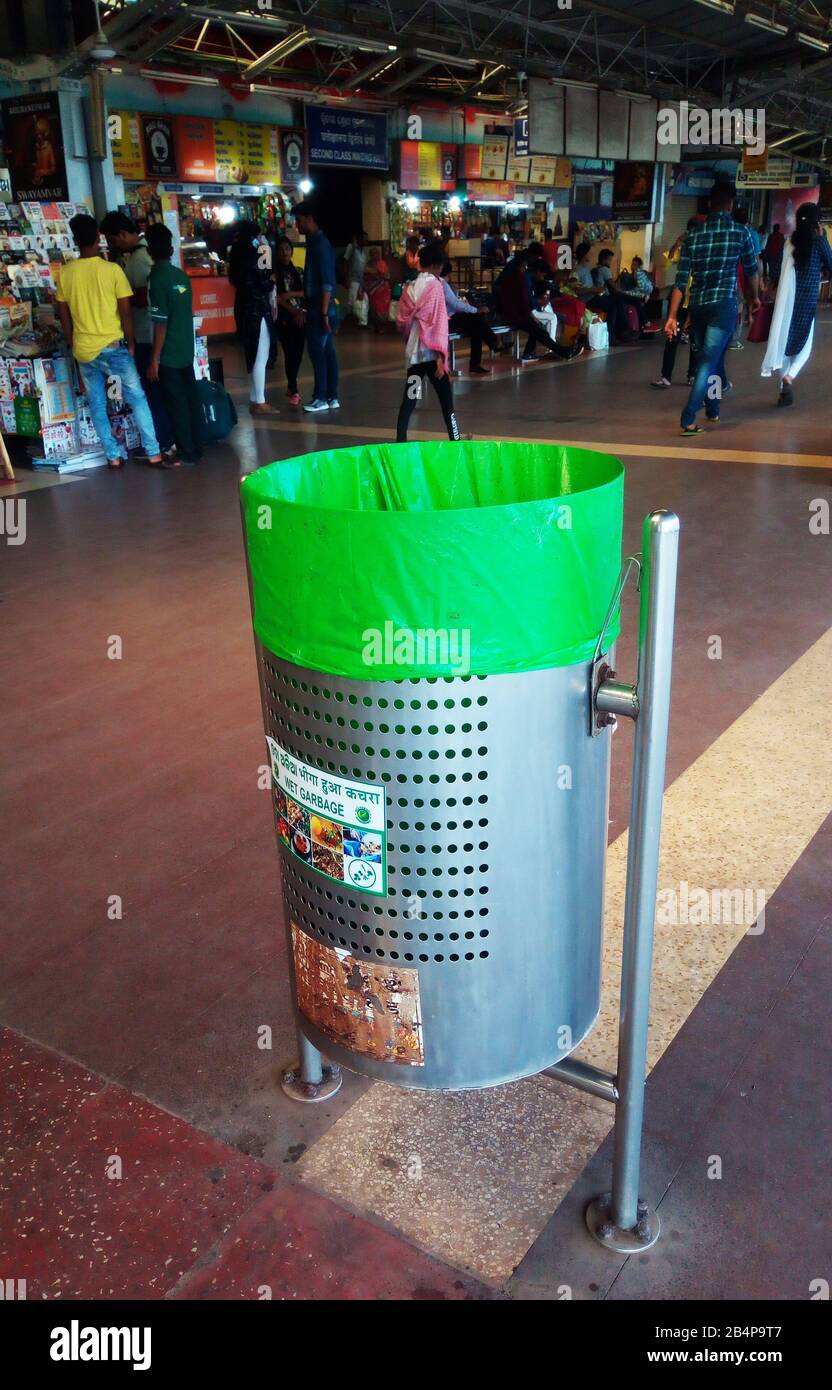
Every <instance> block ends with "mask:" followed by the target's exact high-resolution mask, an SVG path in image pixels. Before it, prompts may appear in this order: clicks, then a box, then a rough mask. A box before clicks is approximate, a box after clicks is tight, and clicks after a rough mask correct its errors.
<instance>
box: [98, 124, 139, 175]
mask: <svg viewBox="0 0 832 1390" xmlns="http://www.w3.org/2000/svg"><path fill="white" fill-rule="evenodd" d="M107 134H108V136H109V137H110V145H111V147H112V151H113V168H114V170H115V172H116V173H117V174H120V175H121V177H122V178H123V179H143V178H144V151H143V149H142V134H141V130H140V129H139V118H138V116H137V115H136V114H135V112H133V111H110V112H109V114H108V116H107Z"/></svg>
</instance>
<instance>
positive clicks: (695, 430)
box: [679, 425, 705, 435]
mask: <svg viewBox="0 0 832 1390" xmlns="http://www.w3.org/2000/svg"><path fill="white" fill-rule="evenodd" d="M704 432H705V431H704V430H703V429H702V426H701V425H691V426H690V427H689V428H686V427H685V426H684V425H683V426H682V428H681V429H680V431H679V433H680V434H683V435H687V434H704Z"/></svg>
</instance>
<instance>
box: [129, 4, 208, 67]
mask: <svg viewBox="0 0 832 1390" xmlns="http://www.w3.org/2000/svg"><path fill="white" fill-rule="evenodd" d="M198 23H199V20H196V19H194V17H193V15H192V14H184V15H176V16H175V18H174V19H173V20H172V21H171V23H170V24H169V25H168V26H167V28H166V29H164V30H161V31H157V32H155V33H152V34H151V35H150V38H148V39H145V42H144V43H143V44H141V45H140V47H138V48H130V47H129V46H128V45H127V44H124V45H122V47H121V48H120V49H119V52H120V53H122V54H124V56H125V57H127V56H128V55H129V57H130V58H131V59H132V60H133V61H134V62H136V63H145V62H147V59H148V58H153V57H154V56H155V54H157V53H161V52H162V49H164V48H167V47H168V45H169V44H172V43H175V42H176V40H177V39H179V38H181V37H182V35H183V34H185V33H187V31H188V30H189V29H195V28H196V26H197V24H198Z"/></svg>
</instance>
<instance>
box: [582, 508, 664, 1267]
mask: <svg viewBox="0 0 832 1390" xmlns="http://www.w3.org/2000/svg"><path fill="white" fill-rule="evenodd" d="M642 536H643V541H642V556H643V565H644V571H643V577H642V585H641V607H640V613H639V639H638V676H637V680H636V696H637V709H638V714H637V717H636V727H635V741H634V748H633V785H632V793H631V799H630V831H629V843H628V849H627V892H626V899H625V904H624V949H623V958H622V966H621V1005H620V1016H619V1032H618V1072H617V1077H616V1082H617V1086H618V1091H619V1096H620V1099H619V1102H618V1107H617V1111H616V1121H615V1153H614V1158H613V1178H612V1193H611V1194H610V1193H605V1194H604V1195H603V1196H601V1197H598V1198H596V1200H595V1201H594V1202H592V1203H591V1204H590V1206H589V1208H588V1209H587V1214H586V1219H587V1225H588V1226H589V1229H590V1230H591V1231H592V1233H593V1235H594V1236H595V1237H596V1238H597V1239H598V1240H599V1241H600V1242H601V1244H602V1245H605V1246H607V1248H608V1249H611V1250H616V1251H619V1252H621V1253H630V1252H634V1251H639V1250H646V1249H647V1248H648V1247H649V1246H650V1245H652V1244H653V1243H654V1242H655V1241H656V1240H657V1239H658V1236H659V1218H658V1214H657V1213H656V1212H655V1211H652V1210H651V1209H650V1208H649V1207H648V1205H647V1203H646V1202H643V1201H641V1200H640V1199H639V1194H638V1184H639V1169H640V1160H641V1134H642V1124H643V1119H644V1084H645V1080H646V1070H647V1026H648V1022H649V1015H650V976H651V971H652V961H653V926H654V920H655V915H656V880H657V875H658V868H659V840H660V834H661V820H662V801H663V798H664V774H665V759H666V753H667V729H668V720H669V713H670V677H671V667H672V660H673V618H674V607H675V597H676V563H677V557H678V550H679V518H678V517H677V516H675V515H674V513H673V512H664V511H658V512H652V513H651V514H650V516H648V517H646V518H645V521H644V529H643V533H642Z"/></svg>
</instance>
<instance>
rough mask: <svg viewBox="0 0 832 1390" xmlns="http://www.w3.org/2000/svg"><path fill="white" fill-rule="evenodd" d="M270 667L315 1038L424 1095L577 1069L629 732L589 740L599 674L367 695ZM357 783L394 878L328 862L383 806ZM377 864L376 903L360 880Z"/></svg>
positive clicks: (594, 1002) (308, 1025)
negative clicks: (357, 875)
mask: <svg viewBox="0 0 832 1390" xmlns="http://www.w3.org/2000/svg"><path fill="white" fill-rule="evenodd" d="M261 669H262V678H263V683H264V702H265V710H266V723H267V733H268V735H269V737H270V739H271V740H272V743H271V744H270V747H271V750H272V759H273V769H274V772H275V779H274V782H275V786H274V795H275V815H276V820H277V822H278V825H279V826H280V833H279V835H278V840H279V843H280V851H281V854H280V857H281V872H282V882H283V897H284V904H285V910H286V916H287V919H288V931H289V948H290V953H291V959H293V961H294V965H295V970H294V988H295V998H296V1003H297V1007H298V1013H299V1017H300V1025H301V1027H302V1029H303V1030H304V1032H305V1033H306V1035H307V1037H309V1038H310V1039H311V1041H312V1042H313V1043H314V1044H315V1045H316V1046H317V1047H320V1048H322V1049H323V1050H324V1051H325V1052H326V1053H327V1055H328V1056H330V1057H332V1058H334V1059H335V1060H336V1061H340V1062H343V1063H344V1065H346V1066H349V1067H351V1068H353V1069H354V1070H357V1071H362V1072H365V1073H366V1074H368V1075H370V1076H376V1077H383V1078H384V1079H385V1080H387V1081H390V1082H392V1083H393V1084H395V1085H400V1086H415V1087H424V1088H431V1087H444V1088H462V1087H480V1086H493V1085H496V1084H498V1083H499V1082H503V1081H509V1080H512V1079H514V1078H516V1077H521V1076H528V1075H531V1074H533V1073H535V1072H538V1071H541V1070H542V1069H543V1068H544V1067H547V1066H551V1065H553V1064H554V1063H555V1062H558V1061H559V1060H560V1059H561V1058H562V1057H564V1056H566V1055H567V1054H568V1053H569V1052H571V1051H572V1050H573V1048H575V1047H576V1046H577V1045H578V1043H579V1042H580V1041H581V1039H582V1038H583V1037H584V1036H585V1035H586V1033H587V1032H588V1031H589V1029H590V1028H591V1026H592V1023H593V1021H594V1019H595V1016H596V1014H597V1012H598V1005H599V996H600V968H601V938H602V917H603V894H604V859H605V853H606V840H607V804H608V785H609V765H610V730H609V729H606V730H604V731H602V733H601V734H600V735H599V736H598V737H595V738H593V737H589V736H588V732H587V710H588V707H589V682H590V674H591V669H592V666H591V663H583V664H580V665H576V666H567V667H561V668H557V669H554V670H549V671H533V672H525V673H522V674H512V675H497V676H462V677H445V678H441V677H439V678H436V677H433V678H427V679H418V678H413V679H408V680H404V681H379V682H371V681H366V682H357V681H349V680H341V679H337V678H334V677H323V676H322V675H321V673H320V672H316V671H311V670H305V669H303V668H300V667H296V666H293V665H291V664H289V663H287V662H285V661H281V660H279V659H278V658H277V657H275V656H274V655H272V654H271V653H270V652H268V651H267V650H263V651H262V655H261ZM281 754H282V755H283V758H281ZM290 761H291V763H293V764H294V769H292V768H291V767H290ZM281 763H282V765H281ZM284 770H285V771H284ZM322 782H323V783H325V784H326V791H325V792H323V793H321V783H322ZM281 783H282V785H281ZM350 784H354V785H357V786H359V787H363V788H366V789H367V790H368V792H375V793H376V794H377V796H378V798H379V802H378V803H377V805H378V807H379V810H380V813H381V820H382V821H383V833H382V834H381V835H379V836H378V837H377V838H373V839H372V841H371V845H372V846H373V847H375V845H376V844H379V845H380V846H381V848H380V850H379V851H377V853H379V854H380V856H381V860H382V862H378V861H374V860H368V861H367V863H366V864H364V865H362V860H361V858H360V857H352V856H350V855H349V854H348V853H344V848H347V849H348V848H349V842H348V841H343V840H342V844H340V845H339V844H337V843H336V844H335V846H327V844H326V840H327V838H328V837H329V838H332V839H336V836H337V832H336V831H332V830H330V827H331V826H335V825H336V824H340V823H341V817H339V816H336V810H338V811H346V812H347V813H349V810H350V806H352V807H353V808H355V809H361V808H362V807H363V806H364V805H365V804H368V803H365V802H362V801H361V800H360V799H358V797H355V798H348V797H347V796H345V795H344V792H345V790H348V789H349V786H350ZM289 788H292V789H294V790H295V795H294V796H293V795H292V794H291V791H290V789H289ZM318 793H320V799H321V801H326V800H328V802H329V804H328V806H327V807H326V808H325V809H322V808H320V807H319V809H318V811H317V812H316V810H315V805H316V802H315V797H316V795H317V794H318ZM359 796H360V793H359ZM370 804H372V803H370ZM290 808H291V812H290V814H287V812H289V810H290ZM298 837H299V838H298ZM319 846H320V849H319ZM321 866H323V867H325V868H327V869H328V870H330V871H334V872H335V874H336V878H332V877H328V876H325V875H324V873H322V872H321V871H320V868H321ZM367 867H369V868H370V871H371V873H372V874H374V875H375V874H377V876H378V884H377V886H378V889H379V891H378V892H368V891H365V890H364V889H356V888H355V886H354V884H353V882H352V881H351V877H350V875H351V871H352V870H353V869H355V870H361V869H362V868H364V869H366V868H367ZM339 875H340V876H342V877H340V878H339V877H337V876H339Z"/></svg>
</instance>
